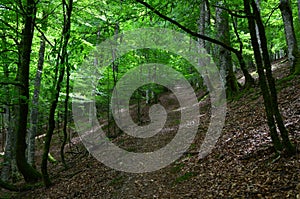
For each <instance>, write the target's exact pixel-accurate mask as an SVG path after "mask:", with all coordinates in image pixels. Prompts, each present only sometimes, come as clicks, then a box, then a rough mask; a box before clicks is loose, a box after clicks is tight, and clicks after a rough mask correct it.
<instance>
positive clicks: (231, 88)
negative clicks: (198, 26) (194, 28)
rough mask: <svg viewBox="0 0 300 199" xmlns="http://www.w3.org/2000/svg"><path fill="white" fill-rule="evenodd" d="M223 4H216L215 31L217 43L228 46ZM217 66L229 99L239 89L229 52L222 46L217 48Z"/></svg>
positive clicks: (226, 20) (225, 15)
mask: <svg viewBox="0 0 300 199" xmlns="http://www.w3.org/2000/svg"><path fill="white" fill-rule="evenodd" d="M221 7H224V4H223V2H222V1H219V2H218V3H217V8H216V26H217V27H216V29H217V35H218V36H217V37H218V39H219V41H221V42H223V43H225V44H226V45H228V46H230V45H231V44H230V35H229V16H228V13H227V12H226V11H225V10H224V9H222V8H221ZM217 57H218V64H219V66H220V70H221V74H222V76H223V79H224V81H225V82H226V84H225V86H226V94H227V97H229V98H231V97H232V96H233V95H234V93H236V92H238V90H239V87H238V83H237V80H236V77H235V74H234V72H233V64H232V57H231V53H230V51H228V50H226V49H225V48H223V47H222V46H219V47H218V56H217Z"/></svg>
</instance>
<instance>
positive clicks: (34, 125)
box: [27, 13, 47, 167]
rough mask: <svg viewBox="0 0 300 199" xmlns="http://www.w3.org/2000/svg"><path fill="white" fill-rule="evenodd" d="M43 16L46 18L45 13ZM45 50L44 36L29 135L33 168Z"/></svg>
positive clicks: (36, 76) (29, 160) (28, 151)
mask: <svg viewBox="0 0 300 199" xmlns="http://www.w3.org/2000/svg"><path fill="white" fill-rule="evenodd" d="M43 16H45V13H43ZM43 18H44V17H43ZM46 29H47V21H46V22H44V23H43V27H42V30H46ZM45 49H46V41H45V38H44V36H43V35H41V41H40V50H39V60H38V67H37V71H36V75H35V83H34V91H33V97H32V108H31V112H30V124H31V126H30V130H29V135H28V150H27V162H28V163H29V164H30V165H32V166H33V167H35V136H36V134H37V125H38V112H39V109H38V106H39V95H40V85H41V80H42V72H43V66H44V57H45Z"/></svg>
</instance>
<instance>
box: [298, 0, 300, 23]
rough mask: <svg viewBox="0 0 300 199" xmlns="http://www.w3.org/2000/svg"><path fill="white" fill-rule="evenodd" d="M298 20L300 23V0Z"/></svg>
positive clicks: (299, 2) (299, 1) (299, 3)
mask: <svg viewBox="0 0 300 199" xmlns="http://www.w3.org/2000/svg"><path fill="white" fill-rule="evenodd" d="M298 21H299V23H300V0H298Z"/></svg>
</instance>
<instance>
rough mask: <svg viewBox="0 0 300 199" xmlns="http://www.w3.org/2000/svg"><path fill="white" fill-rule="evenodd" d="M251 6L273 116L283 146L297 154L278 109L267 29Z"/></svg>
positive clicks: (253, 4)
mask: <svg viewBox="0 0 300 199" xmlns="http://www.w3.org/2000/svg"><path fill="white" fill-rule="evenodd" d="M251 5H252V8H253V13H254V16H255V19H256V22H257V27H258V30H259V35H260V38H261V41H262V43H261V48H262V53H263V61H264V65H265V69H266V77H267V80H268V84H269V89H270V93H271V101H272V108H273V114H274V117H275V119H276V123H277V126H278V128H279V131H280V135H281V138H282V143H283V146H284V148H285V149H286V151H287V153H288V155H293V154H295V153H296V148H295V147H294V146H293V145H292V143H291V142H290V139H289V135H288V131H287V129H286V128H285V126H284V122H283V119H282V116H281V114H280V111H279V108H278V100H277V91H276V85H275V80H274V78H273V75H272V67H271V63H270V58H269V53H268V46H267V38H266V33H265V28H264V25H263V22H262V20H261V16H260V12H259V10H258V8H257V6H256V4H255V3H254V2H253V1H252V3H251Z"/></svg>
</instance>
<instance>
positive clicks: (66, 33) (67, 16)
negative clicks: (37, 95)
mask: <svg viewBox="0 0 300 199" xmlns="http://www.w3.org/2000/svg"><path fill="white" fill-rule="evenodd" d="M63 9H64V27H63V32H62V36H63V39H62V42H63V45H62V53H61V55H60V53H59V54H58V57H59V59H60V63H59V64H58V65H57V67H60V69H59V76H58V80H57V82H56V86H55V88H56V89H55V94H54V98H53V101H52V102H51V107H50V113H49V123H48V124H49V127H48V131H47V133H46V137H45V144H44V152H43V157H42V165H41V170H42V175H43V181H44V184H45V187H49V186H51V181H50V178H49V174H48V169H47V164H48V154H49V151H50V144H51V139H52V135H53V132H54V129H55V110H56V107H57V104H58V98H59V93H60V90H61V83H62V81H63V78H64V73H65V65H66V57H67V45H68V42H69V39H70V30H71V14H72V9H73V0H69V2H68V4H67V3H66V1H65V0H63ZM65 9H66V11H65Z"/></svg>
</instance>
